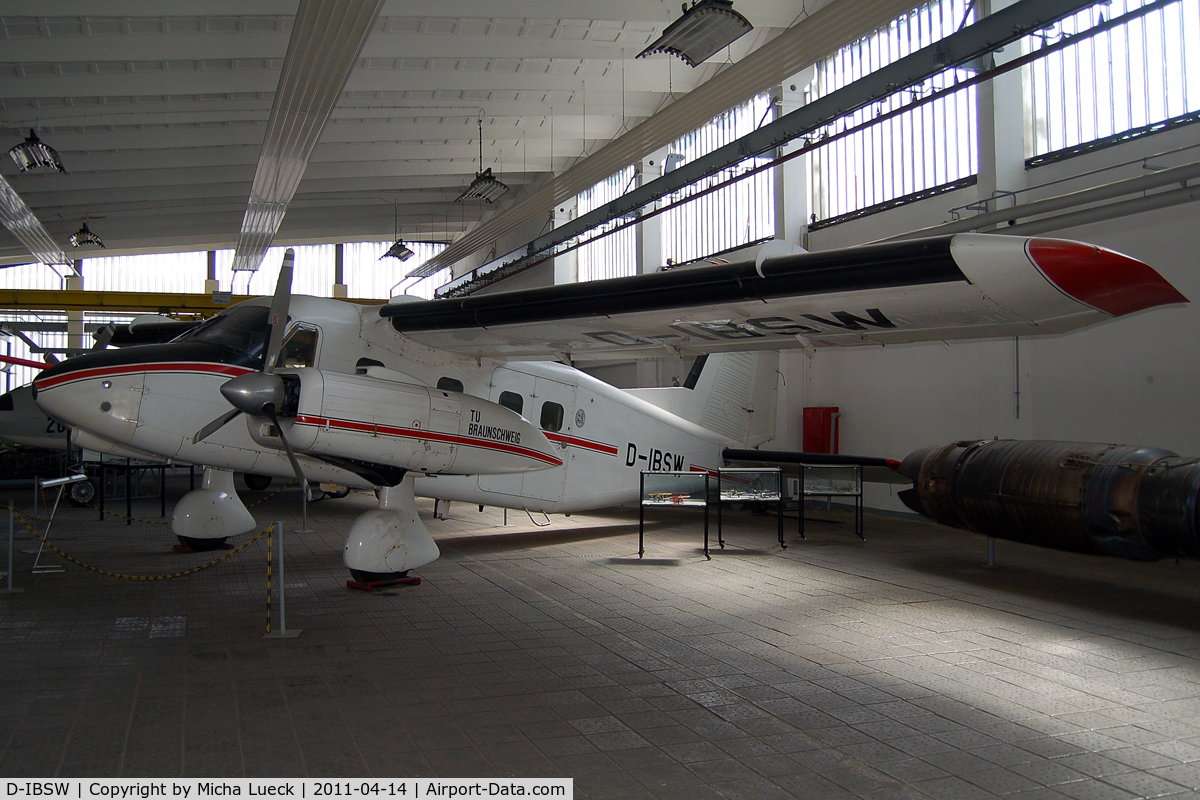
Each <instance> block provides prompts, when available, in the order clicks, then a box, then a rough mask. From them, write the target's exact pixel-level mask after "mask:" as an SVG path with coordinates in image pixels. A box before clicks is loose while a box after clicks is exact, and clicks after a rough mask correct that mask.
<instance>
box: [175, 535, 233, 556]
mask: <svg viewBox="0 0 1200 800" xmlns="http://www.w3.org/2000/svg"><path fill="white" fill-rule="evenodd" d="M175 538H176V539H178V540H179V544H180V545H181V546H182V547H183V549H185V550H191V551H192V552H193V553H207V552H210V551H212V550H225V549H228V547H229V545H228V544H226V542H228V541H229V537H228V536H222V537H220V538H219V539H197V538H196V537H194V536H176V537H175ZM177 549H178V548H177Z"/></svg>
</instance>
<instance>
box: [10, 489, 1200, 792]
mask: <svg viewBox="0 0 1200 800" xmlns="http://www.w3.org/2000/svg"><path fill="white" fill-rule="evenodd" d="M245 497H246V499H247V501H248V502H249V501H251V500H253V499H255V498H257V497H261V495H256V494H253V493H246V494H245ZM17 500H18V502H19V503H20V504H22V505H23V507H24V508H26V509H28V507H29V498H22V497H20V496H19V495H18V497H17ZM372 504H373V499H372V498H368V497H366V496H361V495H352V496H351V497H349V498H346V499H343V500H330V501H325V502H322V503H318V504H315V505H312V506H310V522H311V526H312V528H313V529H314V532H312V533H295V534H290V535H289V538H288V548H289V552H288V557H287V559H288V560H287V565H286V569H287V572H286V578H287V611H288V625H289V627H291V628H302V629H303V634H302V635H301V636H300V637H299V638H297V639H293V640H264V639H263V638H262V633H263V631H264V622H265V614H266V608H265V606H266V578H265V550H264V546H263V545H264V542H263V541H260V542H257V543H255V544H254V545H252V546H251V547H249V548H247V549H246V550H245V551H244V552H242V553H240V554H239V555H237V556H235V557H233V558H231V559H230V560H229V561H227V562H225V563H223V564H221V565H219V566H217V567H215V568H213V569H210V570H207V571H204V572H200V573H197V574H194V575H191V576H188V577H185V578H178V579H174V580H168V581H160V582H142V581H138V582H129V581H119V580H114V579H112V578H109V577H105V576H101V575H97V574H94V573H91V572H87V571H85V570H83V569H80V568H78V567H75V566H69V567H68V569H67V571H66V572H65V573H61V574H51V575H36V576H35V575H30V574H29V571H28V570H29V566H30V564H31V563H32V556H31V555H29V554H26V553H21V552H20V550H21V549H30V547H31V545H32V542H31V540H29V539H28V538H23V539H18V542H17V545H18V555H17V568H18V569H17V571H16V573H15V584H16V585H17V586H19V587H22V588H24V589H25V592H24V593H23V594H20V595H14V596H9V597H7V598H0V664H2V665H3V667H2V671H0V687H2V691H0V748H2V749H0V774H2V775H4V776H22V777H26V776H28V777H38V776H56V775H57V776H125V777H138V776H201V775H209V776H264V775H280V776H293V777H295V776H371V775H376V776H390V777H418V776H433V775H441V776H452V777H488V776H525V777H532V776H570V777H573V778H574V779H575V790H576V796H577V797H592V798H601V797H626V796H627V797H662V798H670V797H686V798H688V800H702V798H709V797H713V798H715V797H739V798H758V797H804V798H850V797H861V798H872V799H873V800H874V799H875V798H913V797H934V798H955V799H957V798H965V799H967V800H969V798H977V797H980V798H982V797H996V796H1010V797H1014V798H1029V800H1032V799H1033V798H1038V799H1039V800H1040V799H1041V798H1061V797H1070V798H1080V799H1081V800H1082V799H1083V798H1087V799H1089V800H1090V799H1091V798H1131V797H1158V796H1169V795H1179V796H1190V795H1192V794H1193V792H1194V791H1195V790H1197V789H1198V788H1200V697H1198V695H1200V670H1198V662H1197V660H1196V657H1197V654H1198V653H1200V634H1198V631H1200V580H1198V578H1200V564H1194V563H1184V564H1182V565H1177V564H1175V563H1172V562H1169V563H1160V564H1139V563H1131V562H1121V561H1115V560H1104V559H1098V558H1085V557H1076V556H1070V555H1067V554H1061V553H1055V552H1052V551H1046V550H1038V549H1035V548H1028V547H1022V546H1018V545H1011V544H1007V543H1004V542H1000V543H998V546H997V552H998V557H999V562H1000V566H999V567H998V568H997V569H991V570H989V569H987V568H985V567H984V566H982V562H983V560H984V555H985V552H984V542H983V541H982V540H981V539H979V538H977V537H974V536H970V535H966V534H961V533H956V532H953V531H949V530H946V529H941V528H938V527H936V526H933V525H929V524H924V523H920V522H915V521H909V520H896V519H884V518H879V517H873V516H868V517H867V533H868V538H867V542H866V543H865V544H864V543H861V542H859V541H857V540H856V539H855V538H854V536H853V534H852V533H851V532H849V531H848V530H847V525H845V524H842V522H841V521H842V520H844V517H838V515H837V514H836V513H835V514H833V515H832V516H833V517H834V518H838V520H839V523H838V524H813V525H810V527H809V539H808V541H807V542H799V541H796V540H795V534H794V532H792V531H791V530H789V536H788V539H789V546H788V549H787V550H786V551H780V550H779V548H778V547H777V546H775V543H774V538H773V537H774V530H773V522H774V520H773V518H770V517H766V518H762V517H758V518H755V517H750V516H749V515H748V514H746V513H741V514H738V515H736V516H735V517H734V520H733V524H732V525H731V530H729V531H728V535H729V539H730V544H729V546H728V547H727V548H726V549H725V550H724V551H719V552H716V553H714V556H713V560H712V561H705V560H704V558H703V556H702V555H701V554H700V552H699V538H700V526H699V518H698V516H696V515H695V514H694V513H690V512H685V511H680V512H677V513H674V514H672V513H669V512H659V513H657V515H655V519H654V520H653V521H652V523H651V525H650V527H649V528H648V531H647V554H646V558H645V559H643V560H641V561H639V560H638V558H637V516H636V513H628V512H621V511H612V512H604V513H599V514H588V515H575V516H572V517H570V518H562V517H556V518H554V524H553V525H552V526H551V527H549V528H546V529H538V528H535V527H534V526H533V525H531V524H530V522H529V520H528V518H527V517H525V515H524V514H523V513H520V512H510V513H509V522H510V523H511V524H509V525H508V526H507V527H504V526H502V525H501V520H502V514H501V512H500V511H498V510H494V509H487V510H486V511H484V512H483V513H480V512H479V511H477V509H476V508H475V507H473V506H466V507H464V506H461V505H457V504H456V505H455V506H454V507H453V508H452V509H451V515H450V519H448V520H445V521H439V520H434V519H432V516H431V513H429V512H431V511H432V504H424V505H423V507H424V508H425V509H426V512H427V514H426V521H427V524H428V525H429V527H430V530H431V531H432V532H433V533H434V536H435V538H436V539H437V540H438V542H439V544H440V546H441V547H442V552H443V556H442V558H441V559H440V560H439V561H437V562H435V563H433V564H431V565H429V566H427V567H425V568H423V569H421V570H420V575H421V577H422V578H423V580H424V583H423V584H422V585H421V586H419V587H405V588H395V589H389V590H386V591H377V592H374V593H370V594H367V593H362V592H355V591H350V590H347V589H346V587H345V579H346V577H347V575H346V574H345V571H344V569H343V568H342V566H341V554H340V551H341V547H342V542H343V539H344V533H345V530H346V528H347V526H348V525H349V523H350V521H352V520H353V518H354V517H355V516H357V514H359V513H361V511H363V510H365V509H367V508H369V507H371V505H372ZM138 510H139V511H140V512H141V513H142V514H146V515H151V514H154V515H156V514H157V513H158V512H157V502H147V503H145V505H144V506H139V509H138ZM253 511H254V513H255V514H256V516H257V517H258V519H259V520H260V521H262V522H267V521H269V520H271V519H273V518H277V517H280V518H283V519H284V520H286V521H287V523H288V526H289V527H288V529H289V530H294V529H295V528H296V527H298V525H297V523H298V494H297V493H296V492H295V491H292V490H288V491H285V492H283V493H282V494H279V495H278V496H276V497H274V498H271V499H269V500H267V501H266V502H264V503H263V504H262V505H260V506H258V507H256V508H254V509H253ZM518 514H519V515H520V516H519V517H518ZM60 515H61V516H60V520H59V522H58V523H56V531H57V532H56V533H55V534H54V536H53V540H54V541H56V542H58V543H59V544H60V545H61V546H62V547H63V548H64V549H65V550H67V551H68V552H70V553H72V554H77V555H78V556H79V557H80V558H81V559H82V560H85V561H88V562H94V563H96V564H97V565H101V566H104V567H106V568H108V569H111V570H113V571H118V572H128V573H137V574H154V573H161V572H168V571H170V572H174V571H177V570H180V569H184V568H187V567H190V566H193V565H196V564H199V563H203V562H204V561H205V560H207V558H206V557H204V556H201V555H181V554H176V553H173V552H170V545H171V544H172V543H173V542H172V541H171V538H170V535H169V533H168V532H167V530H166V529H164V528H161V527H156V526H149V525H144V524H140V523H139V524H135V525H132V526H126V525H124V524H123V523H122V522H120V521H119V520H112V519H110V520H106V521H105V522H103V523H99V522H97V521H96V515H95V513H94V512H91V511H86V510H79V509H64V510H63V511H61V512H60ZM813 515H815V516H822V517H829V516H830V515H829V514H827V513H826V512H823V511H820V512H810V516H813ZM727 519H728V518H727ZM794 524H795V522H794V520H793V521H792V522H791V523H790V525H794ZM0 558H2V553H0ZM51 560H54V561H61V559H59V558H57V557H55V558H53V559H51Z"/></svg>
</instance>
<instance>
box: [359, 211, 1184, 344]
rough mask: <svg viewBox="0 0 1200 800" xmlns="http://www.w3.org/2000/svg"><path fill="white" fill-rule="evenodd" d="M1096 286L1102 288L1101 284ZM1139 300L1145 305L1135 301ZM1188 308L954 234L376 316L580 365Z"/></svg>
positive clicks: (1159, 290)
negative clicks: (1116, 300) (1114, 298)
mask: <svg viewBox="0 0 1200 800" xmlns="http://www.w3.org/2000/svg"><path fill="white" fill-rule="evenodd" d="M1046 243H1049V245H1047V244H1046ZM1048 246H1049V247H1058V250H1053V254H1054V255H1055V258H1053V259H1052V258H1050V257H1049V256H1044V255H1042V253H1043V252H1050V251H1048V250H1047V247H1048ZM1039 248H1041V249H1039ZM1098 266H1099V267H1101V268H1098ZM1097 275H1099V276H1100V278H1097V277H1095V276H1097ZM1101 278H1102V279H1103V281H1105V282H1106V283H1105V285H1104V286H1101V287H1097V286H1095V285H1093V284H1094V283H1095V281H1096V280H1100V279H1101ZM1110 284H1111V285H1110ZM1106 292H1107V294H1106ZM1131 292H1132V293H1134V294H1137V295H1138V296H1139V297H1141V300H1140V301H1139V302H1138V303H1134V304H1133V305H1130V303H1129V302H1127V300H1128V298H1129V297H1130V295H1131ZM1114 293H1117V294H1119V295H1120V296H1121V297H1122V298H1124V299H1125V300H1126V302H1125V303H1124V304H1123V305H1120V306H1119V307H1114V306H1113V304H1112V302H1111V301H1110V300H1106V298H1108V297H1110V296H1111V295H1112V294H1114ZM1185 301H1186V299H1185V298H1183V296H1182V295H1180V294H1179V293H1178V292H1177V291H1175V289H1174V288H1173V287H1172V286H1171V285H1170V284H1169V283H1167V282H1166V281H1165V280H1164V279H1163V278H1162V277H1161V276H1159V275H1158V273H1157V272H1155V271H1154V270H1153V269H1151V268H1150V267H1148V266H1146V265H1145V264H1142V263H1141V262H1140V261H1136V260H1135V259H1132V258H1129V257H1127V256H1122V255H1120V254H1118V253H1113V252H1112V251H1108V250H1104V249H1102V248H1097V247H1094V246H1092V245H1084V244H1080V243H1073V242H1059V241H1058V240H1048V239H1025V238H1019V237H1005V236H991V235H980V234H960V235H957V236H946V237H939V238H935V239H922V240H911V241H906V242H895V243H887V244H882V245H869V246H864V247H855V248H847V249H842V250H834V251H826V252H821V253H804V254H798V255H786V256H780V257H776V258H767V259H765V260H760V261H758V262H754V261H747V262H742V263H736V264H723V265H715V266H706V267H698V268H691V269H683V270H673V271H669V272H659V273H653V274H646V275H638V276H633V277H628V278H617V279H614V280H607V281H596V282H591V283H575V284H566V285H562V286H553V287H546V288H542V289H532V290H522V291H515V292H498V293H494V294H487V295H477V296H469V297H466V298H460V299H452V300H434V301H429V302H413V303H405V304H395V305H388V306H384V307H383V309H381V311H380V314H381V315H382V316H384V317H385V318H388V319H390V321H391V323H392V325H393V326H394V327H395V329H396V330H397V331H398V332H400V333H401V334H403V335H405V336H407V337H409V338H411V339H413V340H415V341H417V342H419V343H421V344H424V345H428V346H431V347H435V348H439V349H445V350H449V351H454V352H458V353H462V354H466V355H472V356H480V357H500V358H559V359H562V358H569V359H576V360H577V359H580V358H605V357H617V358H620V357H630V356H651V355H654V354H656V353H663V352H668V351H670V352H674V353H679V354H700V353H714V352H726V351H745V350H760V349H786V348H815V347H838V346H852V345H865V344H895V343H904V342H919V341H936V340H944V339H960V338H988V337H995V336H1011V335H1022V336H1024V335H1033V334H1048V333H1062V332H1065V331H1069V330H1074V329H1076V328H1081V327H1085V326H1087V325H1091V324H1095V323H1098V322H1102V321H1105V320H1107V319H1110V318H1112V317H1113V316H1117V315H1119V314H1120V313H1128V312H1129V311H1130V310H1140V308H1146V307H1150V306H1153V305H1162V304H1165V303H1171V302H1185Z"/></svg>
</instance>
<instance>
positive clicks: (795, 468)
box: [721, 448, 912, 485]
mask: <svg viewBox="0 0 1200 800" xmlns="http://www.w3.org/2000/svg"><path fill="white" fill-rule="evenodd" d="M721 455H722V456H723V457H724V459H725V461H726V462H736V463H737V464H739V465H741V466H769V467H782V468H783V471H784V472H785V473H788V474H793V475H795V474H799V472H800V465H801V464H804V465H805V466H839V467H853V466H860V467H862V468H863V480H864V481H867V482H869V483H897V484H903V485H908V484H911V483H912V480H910V479H909V478H906V477H904V476H903V475H901V474H900V473H899V472H898V470H899V469H900V462H899V461H897V460H896V459H894V458H878V457H875V456H852V455H842V454H840V453H805V452H802V451H799V450H737V449H734V448H726V449H725V450H723V451H721Z"/></svg>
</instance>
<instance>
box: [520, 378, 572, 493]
mask: <svg viewBox="0 0 1200 800" xmlns="http://www.w3.org/2000/svg"><path fill="white" fill-rule="evenodd" d="M531 399H532V400H533V406H534V407H535V408H531V409H530V414H529V416H528V417H527V418H528V419H529V420H530V421H531V422H532V423H533V424H534V425H537V426H538V427H539V428H541V429H542V430H543V431H546V432H547V433H550V434H553V433H562V434H567V433H569V432H570V431H571V430H572V429H573V428H574V424H575V423H574V420H575V387H574V386H572V385H571V384H569V383H561V382H559V381H552V380H549V379H547V378H540V377H539V378H537V379H536V381H535V382H534V388H533V397H532V398H531ZM557 452H558V455H559V458H561V459H562V460H563V466H561V467H558V468H555V469H541V470H536V471H534V472H526V473H525V476H524V478H525V481H524V484H523V485H522V486H521V494H523V495H524V496H525V497H529V498H537V499H538V500H550V501H552V502H558V501H559V500H561V499H562V496H563V489H564V488H565V486H566V482H567V467H568V465H569V464H570V463H571V458H572V456H571V453H570V451H569V450H568V449H567V448H566V447H565V446H561V445H560V446H559V447H558V450H557Z"/></svg>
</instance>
